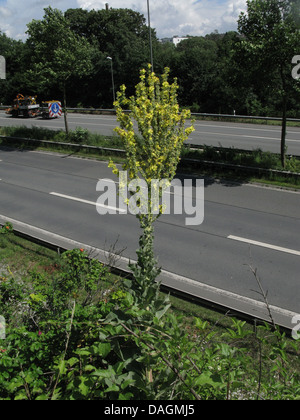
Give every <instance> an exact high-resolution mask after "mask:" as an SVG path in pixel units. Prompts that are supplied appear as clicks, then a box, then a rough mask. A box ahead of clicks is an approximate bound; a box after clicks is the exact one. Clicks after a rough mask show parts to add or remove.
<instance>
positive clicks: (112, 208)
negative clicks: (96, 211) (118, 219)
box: [49, 192, 126, 213]
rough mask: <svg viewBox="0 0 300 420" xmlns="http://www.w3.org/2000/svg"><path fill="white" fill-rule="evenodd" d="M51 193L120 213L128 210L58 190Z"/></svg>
mask: <svg viewBox="0 0 300 420" xmlns="http://www.w3.org/2000/svg"><path fill="white" fill-rule="evenodd" d="M49 194H50V195H54V196H56V197H61V198H65V199H67V200H72V201H78V202H80V203H84V204H90V205H92V206H97V207H103V208H107V209H109V210H113V211H119V212H120V213H126V210H124V209H120V208H118V207H112V206H106V205H102V204H98V203H95V202H94V201H89V200H84V199H82V198H78V197H73V196H71V195H65V194H60V193H56V192H51V193H49Z"/></svg>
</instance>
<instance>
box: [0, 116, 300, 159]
mask: <svg viewBox="0 0 300 420" xmlns="http://www.w3.org/2000/svg"><path fill="white" fill-rule="evenodd" d="M68 121H69V125H70V129H71V130H75V129H76V127H83V128H87V129H88V130H90V131H91V132H95V133H100V134H103V135H107V136H108V135H113V134H114V131H113V129H114V128H115V127H116V125H117V121H116V117H115V116H109V115H84V114H68ZM11 125H25V126H27V127H31V126H34V127H45V128H50V129H54V130H58V129H63V128H64V119H63V118H59V119H54V120H43V119H41V118H37V119H24V118H11V117H10V116H8V115H6V114H5V113H4V112H0V126H11ZM280 138H281V127H280V126H271V125H263V124H262V125H260V124H259V125H256V124H251V123H249V124H242V123H238V122H237V123H227V122H216V121H197V122H196V123H195V131H194V132H193V133H192V135H191V136H190V138H189V141H188V142H189V143H192V144H200V145H202V144H206V145H210V146H223V147H235V148H239V149H247V150H253V149H257V148H261V149H262V150H264V151H270V152H274V153H280ZM286 144H287V147H288V153H289V154H291V155H298V156H300V127H288V129H287V140H286Z"/></svg>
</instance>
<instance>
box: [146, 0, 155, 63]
mask: <svg viewBox="0 0 300 420" xmlns="http://www.w3.org/2000/svg"><path fill="white" fill-rule="evenodd" d="M147 9H148V26H149V42H150V59H151V67H152V71H154V68H153V51H152V34H151V22H150V6H149V0H147Z"/></svg>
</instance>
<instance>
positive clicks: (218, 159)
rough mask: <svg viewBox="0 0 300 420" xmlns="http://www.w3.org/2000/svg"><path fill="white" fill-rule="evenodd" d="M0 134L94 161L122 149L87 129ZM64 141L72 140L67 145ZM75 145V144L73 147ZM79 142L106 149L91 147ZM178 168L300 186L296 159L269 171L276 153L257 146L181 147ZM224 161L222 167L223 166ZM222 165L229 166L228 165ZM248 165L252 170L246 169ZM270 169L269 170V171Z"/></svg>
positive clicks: (6, 141)
mask: <svg viewBox="0 0 300 420" xmlns="http://www.w3.org/2000/svg"><path fill="white" fill-rule="evenodd" d="M0 135H2V136H7V137H18V138H26V139H34V140H48V141H53V142H55V144H50V145H49V144H42V143H40V144H39V143H36V142H32V143H30V142H28V141H23V142H22V141H21V140H14V139H12V138H2V139H0V146H4V147H16V148H19V149H20V148H21V149H29V150H50V151H54V152H58V153H66V152H70V150H71V151H72V154H73V155H76V156H81V157H85V158H93V159H98V160H107V159H108V157H113V159H114V161H115V162H116V163H122V162H123V154H122V153H121V152H118V150H117V149H120V150H122V149H123V144H122V141H121V139H120V138H119V137H118V136H103V135H100V134H95V133H90V132H89V131H88V130H86V129H83V128H80V127H78V128H77V129H76V130H75V131H72V132H71V133H70V135H69V138H67V137H66V133H65V132H64V131H63V130H58V131H54V130H50V129H43V128H37V127H33V128H27V127H22V126H21V127H2V128H0ZM64 143H72V144H73V145H74V146H68V145H65V144H64ZM77 145H78V146H77ZM82 145H86V146H94V147H100V148H107V149H110V150H99V149H94V150H91V149H89V148H84V147H82ZM182 158H183V160H182V161H181V164H180V167H179V170H180V172H184V173H188V174H190V173H193V174H194V175H198V176H203V175H205V176H211V177H216V178H227V179H230V180H234V181H240V182H260V183H266V184H270V185H276V186H280V187H284V188H293V189H299V188H300V177H299V175H297V174H299V173H300V159H298V158H296V157H294V156H290V155H287V159H286V167H285V168H284V171H285V172H287V173H285V174H284V173H277V172H272V171H274V170H275V171H282V166H281V161H280V156H279V155H278V154H274V153H270V152H263V151H262V150H260V149H257V150H253V151H246V150H244V151H242V150H238V149H235V148H220V147H212V146H206V145H204V146H203V148H201V149H200V150H199V149H191V148H189V147H187V148H185V149H183V151H182ZM224 164H225V166H224ZM222 165H223V166H222ZM226 165H233V166H228V167H226ZM249 168H252V169H249ZM269 170H271V171H269Z"/></svg>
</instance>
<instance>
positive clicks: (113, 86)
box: [106, 57, 116, 102]
mask: <svg viewBox="0 0 300 420" xmlns="http://www.w3.org/2000/svg"><path fill="white" fill-rule="evenodd" d="M106 58H107V59H108V60H110V64H111V82H112V89H113V102H115V101H116V95H115V83H114V69H113V59H112V58H111V57H106Z"/></svg>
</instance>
